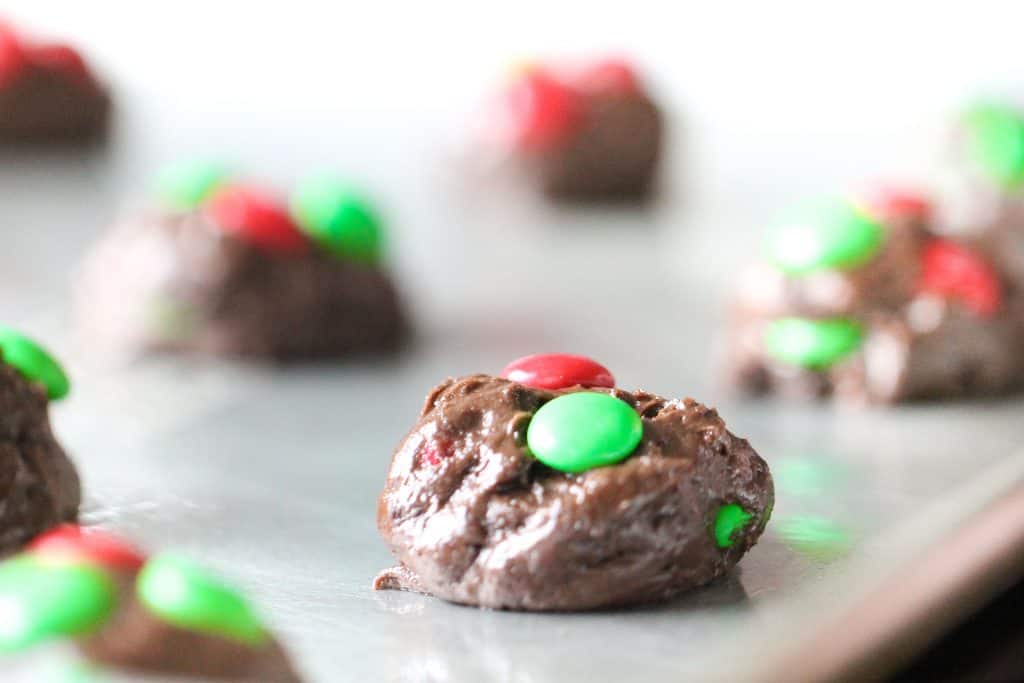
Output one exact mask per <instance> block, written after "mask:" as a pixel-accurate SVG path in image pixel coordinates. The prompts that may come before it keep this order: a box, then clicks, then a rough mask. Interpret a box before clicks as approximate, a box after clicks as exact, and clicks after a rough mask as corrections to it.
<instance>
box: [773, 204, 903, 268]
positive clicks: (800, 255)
mask: <svg viewBox="0 0 1024 683" xmlns="http://www.w3.org/2000/svg"><path fill="white" fill-rule="evenodd" d="M884 237H885V233H884V230H883V228H882V226H881V225H879V223H878V222H876V221H875V220H874V219H873V218H871V217H870V216H868V215H867V214H866V213H864V212H863V211H862V210H860V209H859V208H857V207H856V206H854V205H853V204H851V203H850V202H848V201H844V200H824V201H818V202H812V203H809V204H805V205H803V206H801V207H798V208H797V209H796V210H794V211H792V212H791V213H789V214H788V215H786V216H784V217H783V219H782V220H781V221H780V222H779V223H778V224H776V226H775V227H774V228H773V229H772V230H771V231H770V232H769V235H768V258H769V260H770V261H771V262H772V263H773V264H774V265H775V266H776V267H777V268H779V269H780V270H782V271H784V272H785V273H787V274H790V275H804V274H807V273H810V272H813V271H816V270H827V269H848V268H855V267H857V266H859V265H862V264H864V263H866V262H868V261H870V260H871V259H872V258H873V257H874V255H875V254H876V253H877V252H878V250H879V249H880V248H881V246H882V243H883V241H884Z"/></svg>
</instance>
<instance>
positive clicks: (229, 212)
mask: <svg viewBox="0 0 1024 683" xmlns="http://www.w3.org/2000/svg"><path fill="white" fill-rule="evenodd" d="M206 210H207V213H208V215H209V216H210V218H211V219H212V220H213V222H214V223H216V224H217V226H218V227H220V228H221V229H222V230H223V231H224V232H227V233H229V234H232V235H235V236H236V237H238V238H239V239H243V240H245V241H247V242H250V243H252V244H255V245H257V246H260V247H263V248H264V249H269V250H271V251H282V252H302V251H305V250H306V249H307V247H308V241H307V240H306V236H305V235H304V234H303V233H302V232H301V231H300V230H299V228H298V226H296V225H295V222H294V221H293V220H292V218H291V215H290V214H289V213H288V209H287V207H285V206H283V205H282V204H280V203H278V202H277V201H276V200H274V199H273V198H272V197H270V196H268V195H267V194H265V193H263V192H261V191H259V190H254V189H252V188H248V187H242V186H239V185H228V186H225V187H222V188H220V189H218V190H216V191H215V192H214V194H213V196H212V197H210V199H209V200H208V201H207V203H206Z"/></svg>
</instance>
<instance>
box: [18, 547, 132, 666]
mask: <svg viewBox="0 0 1024 683" xmlns="http://www.w3.org/2000/svg"><path fill="white" fill-rule="evenodd" d="M116 595H117V591H116V589H115V587H114V583H113V581H112V580H111V579H110V577H109V576H107V574H106V573H105V572H104V571H103V570H102V569H99V568H97V567H92V566H89V565H84V564H62V565H49V564H46V563H44V562H41V561H39V560H38V559H36V558H34V557H31V556H28V555H20V556H18V557H15V558H13V559H11V560H8V561H6V562H4V563H3V564H2V565H0V652H15V651H18V650H23V649H25V648H27V647H30V646H32V645H35V644H36V643H39V642H41V641H43V640H46V639H48V638H55V637H60V636H71V635H77V634H81V633H85V632H88V631H91V630H92V629H93V628H95V627H96V626H98V625H100V624H101V623H103V621H104V620H106V618H107V617H108V616H109V615H110V613H111V612H112V611H113V609H114V604H115V602H116V599H117V598H116Z"/></svg>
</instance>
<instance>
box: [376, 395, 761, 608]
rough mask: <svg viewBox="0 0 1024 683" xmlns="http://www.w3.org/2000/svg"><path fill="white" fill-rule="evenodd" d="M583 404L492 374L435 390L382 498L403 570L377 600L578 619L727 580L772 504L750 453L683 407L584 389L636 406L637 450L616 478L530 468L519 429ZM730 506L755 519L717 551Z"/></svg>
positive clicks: (382, 523)
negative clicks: (722, 518) (568, 403)
mask: <svg viewBox="0 0 1024 683" xmlns="http://www.w3.org/2000/svg"><path fill="white" fill-rule="evenodd" d="M582 390H583V389H581V388H580V387H573V388H571V389H567V390H561V391H549V390H542V389H534V388H531V387H528V386H525V385H522V384H518V383H516V382H511V381H508V380H504V379H499V378H496V377H491V376H488V375H473V376H469V377H463V378H460V379H450V380H448V381H446V382H444V383H442V384H441V385H439V386H438V387H436V388H435V389H434V390H433V391H432V392H431V393H430V395H429V396H428V397H427V401H426V405H425V406H424V408H423V411H422V414H421V416H420V419H419V421H418V422H417V423H416V425H415V426H414V427H413V429H412V431H411V432H410V433H409V435H408V436H407V437H406V438H405V440H404V441H403V442H402V443H401V444H400V445H399V447H398V450H397V451H396V452H395V456H394V460H393V461H392V463H391V470H390V472H389V474H388V478H387V484H386V486H385V489H384V492H383V493H382V494H381V497H380V501H379V504H378V511H377V525H378V528H379V529H380V532H381V534H382V535H383V537H384V539H385V540H386V541H387V543H388V545H389V546H390V548H391V551H392V552H393V553H394V555H395V556H396V557H397V559H398V560H399V562H400V563H401V564H400V565H399V566H397V567H395V568H393V569H390V570H387V571H385V572H383V573H382V574H381V575H380V576H378V577H377V579H376V581H375V583H374V586H375V587H376V588H378V589H386V588H399V589H409V590H417V591H421V592H425V593H431V594H433V595H436V596H438V597H441V598H444V599H446V600H450V601H453V602H458V603H466V604H471V605H479V606H482V607H494V608H507V609H523V610H584V609H593V608H599V607H612V606H619V605H630V604H636V603H648V602H655V601H662V600H667V599H669V598H671V597H673V596H675V595H677V594H679V593H682V592H683V591H685V590H687V589H690V588H693V587H695V586H699V585H702V584H705V583H707V582H709V581H711V580H712V579H715V578H716V577H718V576H721V575H722V574H724V573H725V572H726V571H728V570H729V569H730V568H731V567H732V566H733V565H735V564H736V562H738V561H739V559H740V557H742V556H743V554H744V553H745V552H746V551H747V550H748V549H749V548H750V547H751V546H753V545H754V543H756V542H757V539H758V538H759V537H760V535H761V532H762V531H763V530H764V526H765V524H766V523H767V520H768V516H769V514H770V513H771V508H772V504H773V500H774V493H773V487H772V479H771V475H770V473H769V472H768V466H767V465H766V464H765V462H764V461H763V460H762V459H761V458H760V457H759V456H758V455H757V453H755V452H754V450H753V449H752V448H751V447H750V444H748V443H747V441H746V440H744V439H740V438H737V437H735V436H733V435H732V434H731V433H730V432H729V431H728V430H726V428H725V424H724V423H723V422H722V420H721V418H720V417H719V416H718V414H717V413H716V412H715V411H714V410H712V409H710V408H707V407H705V406H703V405H701V404H700V403H697V402H696V401H693V400H692V399H683V400H668V399H664V398H661V397H659V396H655V395H653V394H649V393H646V392H643V391H637V392H627V391H622V390H620V389H593V391H602V392H604V393H609V394H612V395H613V396H616V397H618V398H620V399H622V400H624V401H626V402H627V403H629V404H630V405H632V406H634V407H635V408H636V410H637V412H638V413H639V414H640V416H641V418H642V420H643V427H644V432H643V438H642V440H641V442H640V444H639V446H638V447H637V448H636V450H635V451H634V453H633V454H632V455H631V456H630V457H628V458H627V459H625V460H623V461H622V462H620V463H618V464H616V465H612V466H609V467H599V468H596V469H592V470H588V471H586V472H583V473H580V474H568V473H564V472H560V471H556V470H554V469H551V468H549V467H547V466H545V465H544V464H542V463H541V462H540V461H538V460H536V459H534V458H533V457H532V456H531V455H530V454H529V453H528V451H527V449H526V446H525V440H526V429H527V425H528V424H529V421H530V418H531V416H532V415H533V413H534V412H535V411H536V410H537V409H538V408H539V407H540V406H541V405H543V404H544V403H545V402H546V401H549V400H551V399H552V398H554V397H556V396H559V395H561V394H564V393H571V392H574V391H582ZM432 461H433V462H432ZM433 463H436V464H433ZM728 503H735V504H738V505H740V506H742V507H743V508H744V509H745V510H746V511H748V512H750V513H751V514H752V515H753V519H752V521H751V522H750V523H749V524H748V525H747V526H746V527H745V528H744V529H743V530H742V531H739V532H737V533H736V535H735V536H734V542H733V544H732V545H731V547H728V548H720V547H718V545H717V544H716V542H715V539H714V537H713V534H712V529H713V526H714V521H715V516H716V514H717V511H718V509H719V508H720V506H722V505H724V504H728Z"/></svg>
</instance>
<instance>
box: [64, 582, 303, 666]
mask: <svg viewBox="0 0 1024 683" xmlns="http://www.w3.org/2000/svg"><path fill="white" fill-rule="evenodd" d="M78 648H79V649H80V650H81V651H82V653H83V654H84V655H85V656H86V657H88V658H89V659H90V660H91V661H93V662H96V663H98V664H102V665H104V666H109V667H111V668H114V669H125V670H127V671H130V672H135V673H138V674H140V675H142V674H149V675H154V674H164V675H170V676H189V677H200V678H203V679H215V680H225V681H249V682H259V683H299V681H300V678H299V676H298V674H296V673H295V671H294V670H293V669H292V666H291V663H290V662H289V661H288V657H287V655H286V654H285V652H284V650H283V649H282V648H281V646H280V645H279V644H278V643H277V642H276V641H274V640H269V641H268V642H266V643H265V644H263V645H261V646H259V647H254V646H249V645H246V644H243V643H239V642H236V641H233V640H229V639H227V638H221V637H219V636H215V635H210V634H206V633H198V632H196V631H189V630H185V629H182V628H178V627H176V626H173V625H171V624H169V623H167V622H165V621H163V620H161V619H158V618H157V617H155V616H153V615H152V614H151V613H150V612H149V611H148V610H147V609H146V608H145V607H143V605H142V604H140V603H139V601H138V600H137V599H135V597H134V595H133V594H132V593H131V592H127V593H126V592H124V591H122V598H121V602H120V605H119V606H118V608H117V610H116V611H115V612H114V615H113V616H112V617H111V618H110V620H109V621H108V622H107V623H105V624H104V625H103V627H102V628H101V629H100V630H98V631H96V632H95V633H93V634H90V635H88V636H84V637H82V638H79V639H78Z"/></svg>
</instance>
